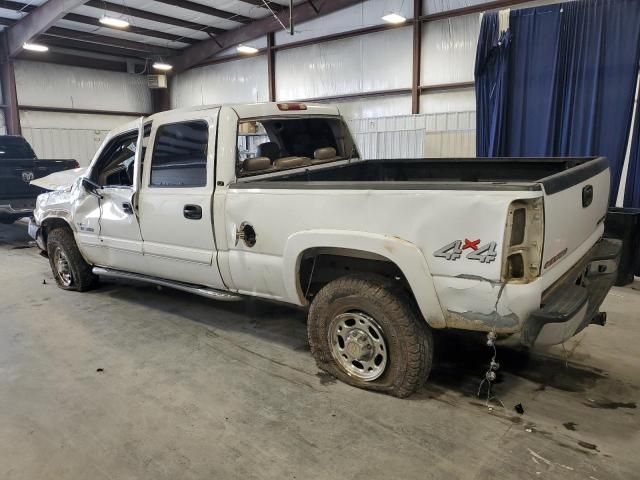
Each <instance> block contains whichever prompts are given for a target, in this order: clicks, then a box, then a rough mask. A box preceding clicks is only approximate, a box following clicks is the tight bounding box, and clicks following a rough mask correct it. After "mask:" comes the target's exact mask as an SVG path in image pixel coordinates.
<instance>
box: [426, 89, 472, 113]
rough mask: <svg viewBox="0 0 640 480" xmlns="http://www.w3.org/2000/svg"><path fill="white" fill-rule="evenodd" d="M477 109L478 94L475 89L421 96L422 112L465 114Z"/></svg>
mask: <svg viewBox="0 0 640 480" xmlns="http://www.w3.org/2000/svg"><path fill="white" fill-rule="evenodd" d="M475 109H476V92H475V90H474V89H473V88H461V89H459V90H451V91H447V92H434V93H423V94H422V95H420V112H422V113H443V112H463V111H468V110H475Z"/></svg>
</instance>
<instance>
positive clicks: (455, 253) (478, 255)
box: [433, 238, 498, 263]
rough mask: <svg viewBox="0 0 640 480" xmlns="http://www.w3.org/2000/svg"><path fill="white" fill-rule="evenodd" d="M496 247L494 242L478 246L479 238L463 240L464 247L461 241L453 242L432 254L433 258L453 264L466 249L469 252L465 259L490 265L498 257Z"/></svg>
mask: <svg viewBox="0 0 640 480" xmlns="http://www.w3.org/2000/svg"><path fill="white" fill-rule="evenodd" d="M496 246H497V243H496V242H489V243H487V244H486V245H482V246H480V239H479V238H478V239H477V240H469V239H468V238H465V239H464V245H463V244H462V240H455V241H453V242H451V243H448V244H447V245H445V246H444V247H442V248H440V249H438V250H436V251H435V252H433V256H434V257H438V258H444V259H445V260H451V261H454V262H455V261H456V260H457V259H459V258H460V257H461V256H462V254H463V253H464V252H463V251H464V250H466V249H467V248H468V249H470V252H469V253H467V256H466V257H465V258H467V259H468V260H477V261H479V262H481V263H491V262H493V261H494V260H495V259H496V257H497V256H498V252H497V251H496Z"/></svg>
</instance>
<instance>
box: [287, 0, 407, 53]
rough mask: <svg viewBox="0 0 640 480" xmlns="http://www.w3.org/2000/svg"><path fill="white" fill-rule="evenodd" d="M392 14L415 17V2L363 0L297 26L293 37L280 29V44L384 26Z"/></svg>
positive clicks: (405, 0) (403, 0) (404, 0)
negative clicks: (384, 17)
mask: <svg viewBox="0 0 640 480" xmlns="http://www.w3.org/2000/svg"><path fill="white" fill-rule="evenodd" d="M388 13H399V14H401V15H402V16H404V17H406V18H412V17H413V2H412V1H410V0H368V1H363V2H360V3H359V4H357V5H353V6H351V7H348V8H344V9H342V10H338V11H337V12H333V13H330V14H328V15H325V16H323V17H321V18H318V19H315V20H311V21H309V22H304V23H301V24H299V25H295V28H294V30H295V33H294V35H293V36H291V35H289V34H288V33H287V32H285V31H284V30H280V31H278V32H276V44H277V45H283V44H286V43H291V42H299V41H302V40H308V39H311V38H316V37H322V36H325V35H332V34H334V33H341V32H348V31H350V30H355V29H358V28H363V27H369V26H372V25H382V24H383V23H384V20H382V16H383V15H386V14H388Z"/></svg>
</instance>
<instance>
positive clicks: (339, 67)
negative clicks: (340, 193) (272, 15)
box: [171, 0, 554, 156]
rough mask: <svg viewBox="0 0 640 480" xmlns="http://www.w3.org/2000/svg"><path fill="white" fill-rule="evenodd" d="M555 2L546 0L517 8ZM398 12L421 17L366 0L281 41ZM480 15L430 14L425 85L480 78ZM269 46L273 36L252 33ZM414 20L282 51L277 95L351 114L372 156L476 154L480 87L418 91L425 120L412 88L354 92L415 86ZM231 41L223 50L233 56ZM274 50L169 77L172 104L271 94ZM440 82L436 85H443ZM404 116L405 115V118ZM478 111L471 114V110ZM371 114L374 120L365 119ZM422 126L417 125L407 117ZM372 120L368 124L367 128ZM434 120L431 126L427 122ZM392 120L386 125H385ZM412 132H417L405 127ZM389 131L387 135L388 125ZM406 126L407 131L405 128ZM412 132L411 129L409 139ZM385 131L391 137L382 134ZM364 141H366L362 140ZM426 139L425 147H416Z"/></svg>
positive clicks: (391, 1) (406, 6)
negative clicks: (414, 109) (476, 70)
mask: <svg viewBox="0 0 640 480" xmlns="http://www.w3.org/2000/svg"><path fill="white" fill-rule="evenodd" d="M482 3H486V1H481V0H424V6H423V11H422V12H419V13H422V14H433V13H438V12H443V11H447V10H454V9H458V8H462V7H467V6H472V5H478V4H482ZM548 3H554V0H539V1H536V2H529V3H526V4H521V5H520V6H519V7H518V8H524V7H529V6H536V5H542V4H548ZM391 12H399V13H401V14H402V15H404V16H405V17H407V18H412V17H414V12H413V2H411V1H407V0H405V1H403V0H366V1H363V2H361V3H359V4H358V5H355V6H352V7H350V8H346V9H343V10H340V11H338V12H335V13H332V14H329V15H326V16H323V17H321V18H318V19H316V20H312V21H310V22H305V23H302V24H299V25H296V26H295V31H296V34H295V35H294V36H293V37H292V36H290V35H288V34H287V32H285V31H278V32H276V35H275V44H276V45H278V46H281V45H286V44H289V43H292V42H299V41H303V40H310V39H313V38H317V37H322V36H326V35H331V34H335V33H341V32H347V31H351V30H356V29H359V28H363V27H369V26H375V25H381V24H383V23H384V22H383V20H382V19H381V17H382V16H383V15H385V14H387V13H391ZM479 29H480V14H478V13H474V14H469V15H464V16H459V17H452V18H444V19H441V20H436V21H431V22H427V23H424V24H423V26H422V45H421V72H420V76H421V81H420V83H421V85H422V86H424V87H434V86H442V85H450V84H455V83H465V82H473V67H474V61H475V48H476V42H477V38H478V33H479ZM249 43H250V44H251V45H254V46H256V47H257V48H265V47H266V45H267V41H266V38H265V37H260V38H257V39H256V40H255V41H252V42H249ZM412 43H413V39H412V27H411V25H407V26H404V27H399V28H395V29H392V30H387V31H383V32H377V33H370V34H367V35H360V36H354V37H349V38H344V39H340V40H334V41H329V42H322V43H318V44H312V45H306V46H299V47H293V48H290V49H281V50H277V51H276V55H275V67H276V78H275V80H276V99H277V100H280V101H284V100H316V101H320V102H323V101H325V100H322V99H323V98H326V97H340V96H343V97H344V96H349V97H350V98H348V99H334V100H329V101H330V102H331V103H334V104H337V105H338V106H339V108H340V110H341V112H342V113H343V114H344V115H345V117H347V118H348V119H352V120H354V122H352V124H353V126H354V128H356V130H357V135H356V136H357V137H358V141H359V144H360V147H361V150H362V151H365V152H367V154H368V155H375V156H385V155H388V156H390V155H398V154H402V155H409V154H416V153H421V154H423V155H427V156H447V155H467V156H472V155H474V154H475V114H474V112H475V92H474V89H473V88H469V87H466V88H457V89H447V91H424V92H422V94H421V95H420V114H421V115H423V117H421V118H420V119H412V118H411V117H412V116H411V96H410V95H409V94H408V93H397V94H394V95H380V96H368V97H361V98H357V97H355V98H354V97H353V95H356V94H358V93H367V92H369V93H370V92H380V91H385V90H395V89H409V88H410V87H411V75H412ZM235 54H236V52H235V50H234V49H229V50H227V51H225V52H222V53H220V54H218V55H217V57H221V58H222V57H228V56H230V55H235ZM266 62H267V60H266V56H265V55H260V56H256V57H246V58H240V59H236V60H233V61H228V62H225V63H217V64H213V65H209V66H207V67H202V68H197V69H193V70H190V71H188V72H186V73H184V74H180V75H177V76H175V77H174V78H173V79H172V81H171V87H172V92H171V93H172V96H171V97H172V105H173V106H174V107H183V106H189V105H200V104H206V103H224V102H236V101H265V100H266V99H267V98H268V79H267V76H266V74H267V72H266ZM436 90H437V89H436ZM403 117H406V118H403ZM472 118H473V119H472ZM360 119H367V120H369V121H367V122H360V121H359V120H360ZM411 125H413V126H415V127H416V128H414V129H412V128H409V126H411ZM364 126H367V127H366V128H364ZM429 126H431V127H429ZM384 128H389V129H390V130H387V131H384V130H382V129H384ZM410 131H413V133H407V132H410ZM385 132H386V133H389V134H390V135H387V136H386V137H385V135H384V133H385ZM400 132H402V133H400ZM400 136H403V137H402V138H405V139H406V140H407V141H408V142H410V144H411V145H413V147H410V146H408V147H407V148H406V149H405V150H402V149H401V150H402V151H400V150H398V148H396V146H394V144H393V143H394V142H395V140H393V141H391V140H390V144H389V147H388V149H387V150H386V151H385V148H386V147H385V145H386V140H389V139H390V138H391V137H393V138H394V139H395V138H400ZM409 136H411V138H409ZM385 138H386V140H384V139H385ZM363 142H365V143H363ZM416 145H419V146H420V148H419V149H418V147H415V146H416Z"/></svg>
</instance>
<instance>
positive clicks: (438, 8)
mask: <svg viewBox="0 0 640 480" xmlns="http://www.w3.org/2000/svg"><path fill="white" fill-rule="evenodd" d="M483 3H488V2H487V0H424V3H423V5H422V11H423V14H425V15H429V14H431V13H438V12H446V11H447V10H456V9H458V8H464V7H472V6H474V5H481V4H483Z"/></svg>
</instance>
